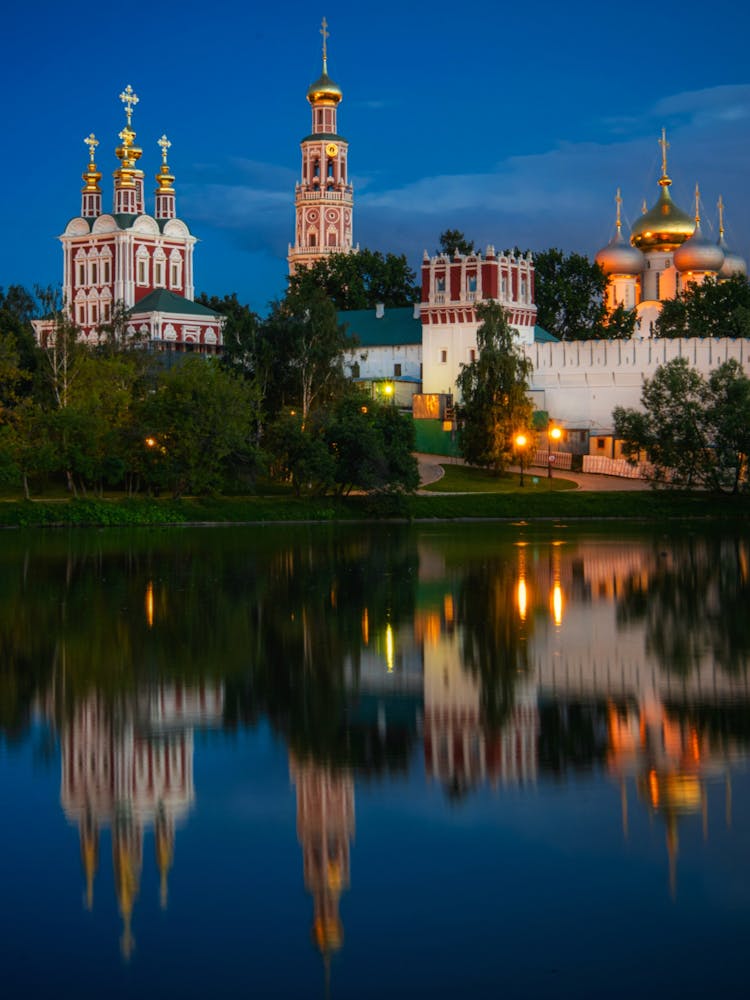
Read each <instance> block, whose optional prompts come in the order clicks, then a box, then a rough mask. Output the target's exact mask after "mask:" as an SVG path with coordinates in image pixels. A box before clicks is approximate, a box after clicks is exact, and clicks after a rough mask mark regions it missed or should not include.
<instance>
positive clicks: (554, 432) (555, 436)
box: [547, 427, 562, 479]
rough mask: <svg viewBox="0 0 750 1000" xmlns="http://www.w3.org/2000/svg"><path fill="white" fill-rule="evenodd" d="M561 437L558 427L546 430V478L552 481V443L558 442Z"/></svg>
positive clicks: (553, 457) (553, 458)
mask: <svg viewBox="0 0 750 1000" xmlns="http://www.w3.org/2000/svg"><path fill="white" fill-rule="evenodd" d="M561 437H562V431H561V430H560V428H559V427H548V428H547V438H548V442H547V476H548V478H549V479H552V463H553V462H554V460H555V456H554V455H553V454H552V442H553V441H555V442H557V441H559V440H560V438H561Z"/></svg>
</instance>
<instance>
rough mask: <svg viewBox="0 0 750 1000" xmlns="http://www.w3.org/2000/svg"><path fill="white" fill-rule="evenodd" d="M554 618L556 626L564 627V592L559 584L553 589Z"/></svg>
mask: <svg viewBox="0 0 750 1000" xmlns="http://www.w3.org/2000/svg"><path fill="white" fill-rule="evenodd" d="M552 617H553V618H554V619H555V625H562V619H563V592H562V587H561V586H560V584H559V583H555V585H554V586H553V588H552Z"/></svg>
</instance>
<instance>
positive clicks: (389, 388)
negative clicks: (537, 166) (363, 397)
mask: <svg viewBox="0 0 750 1000" xmlns="http://www.w3.org/2000/svg"><path fill="white" fill-rule="evenodd" d="M383 392H384V393H385V394H386V396H392V395H393V386H392V385H391V384H390V382H386V384H385V385H384V386H383Z"/></svg>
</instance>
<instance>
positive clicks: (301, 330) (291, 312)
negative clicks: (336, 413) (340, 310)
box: [266, 285, 356, 422]
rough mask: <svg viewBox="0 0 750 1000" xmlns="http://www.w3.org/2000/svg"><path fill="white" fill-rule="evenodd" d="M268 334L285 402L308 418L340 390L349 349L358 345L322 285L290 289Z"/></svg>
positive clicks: (277, 305) (270, 321)
mask: <svg viewBox="0 0 750 1000" xmlns="http://www.w3.org/2000/svg"><path fill="white" fill-rule="evenodd" d="M266 334H267V336H268V338H269V341H270V343H271V345H272V348H273V353H274V357H275V358H276V370H275V372H274V379H275V380H276V383H277V385H278V386H279V387H280V389H281V391H280V392H279V394H278V395H279V396H280V402H283V403H286V404H290V403H291V404H294V405H296V406H297V407H299V408H300V409H301V411H302V419H303V422H304V421H305V420H306V419H307V417H308V415H309V413H310V410H311V408H312V407H314V406H319V405H323V404H324V403H326V402H328V401H329V400H331V399H332V398H334V397H335V396H336V395H337V394H340V392H341V390H342V388H343V386H344V385H345V382H344V362H343V358H344V352H345V351H349V350H351V349H352V348H353V347H355V346H356V340H354V338H352V337H349V336H348V335H347V333H346V327H345V326H344V325H341V324H340V323H339V322H338V319H337V317H336V308H335V306H334V304H333V302H332V301H331V299H330V298H328V296H327V295H326V293H325V292H324V291H323V289H321V288H317V287H315V286H314V285H313V286H312V287H310V288H304V289H302V288H294V289H292V288H290V290H289V291H288V292H287V295H286V297H285V298H284V299H283V300H282V301H281V302H276V303H274V305H273V307H272V309H271V314H270V316H269V318H268V320H267V322H266Z"/></svg>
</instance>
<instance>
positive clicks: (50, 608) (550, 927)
mask: <svg viewBox="0 0 750 1000" xmlns="http://www.w3.org/2000/svg"><path fill="white" fill-rule="evenodd" d="M749 611H750V541H749V539H748V535H747V533H746V532H742V531H740V530H738V531H736V532H733V531H731V530H721V531H714V532H710V533H709V532H706V533H688V532H684V531H675V532H674V533H672V534H669V535H665V534H664V533H662V532H648V531H643V530H639V531H628V532H627V534H622V533H620V535H619V536H618V535H617V534H616V533H615V529H612V528H611V527H609V528H608V529H607V530H606V531H595V530H589V531H581V530H580V529H578V528H576V529H571V528H555V529H552V528H549V529H545V530H541V529H538V530H534V529H530V528H529V527H528V526H487V525H473V526H472V525H460V526H436V527H434V528H433V527H430V528H408V527H398V528H392V527H390V528H388V527H378V528H370V527H361V526H350V527H345V528H341V527H336V528H334V527H330V526H311V527H299V528H294V527H292V528H290V527H283V528H247V529H229V528H226V529H224V528H222V529H206V530H200V529H189V530H169V531H161V530H156V531H132V532H122V533H121V532H116V531H101V532H72V533H69V534H68V533H62V532H58V533H44V532H36V533H33V534H28V535H26V534H24V533H16V532H8V533H4V534H3V536H2V539H0V801H1V802H2V810H3V812H2V815H3V823H2V826H0V859H2V860H1V861H0V866H1V870H2V887H3V905H2V909H1V910H0V914H1V916H0V957H2V967H3V970H4V972H5V977H4V978H5V983H4V989H3V992H4V995H6V996H9V997H15V996H18V997H54V996H58V995H59V996H66V997H67V996H79V995H80V996H87V997H89V996H94V997H98V996H108V997H125V996H128V997H130V996H132V995H141V996H144V997H151V996H159V995H165V994H166V995H174V996H180V997H201V998H202V997H205V996H206V995H207V994H209V993H210V994H211V995H215V996H232V997H234V996H237V995H243V994H244V995H251V996H261V997H303V996H304V997H308V996H309V997H316V996H321V997H322V996H326V995H329V996H332V997H338V998H345V997H358V998H359V997H362V998H367V997H378V998H380V997H382V996H384V995H389V996H392V997H411V996H413V997H421V996H426V995H430V996H433V997H453V996H456V995H460V996H471V997H495V996H498V995H503V996H507V997H530V996H548V995H549V996H552V995H555V996H560V995H562V996H568V995H570V996H576V997H601V996H603V995H606V996H609V997H632V996H633V995H636V994H637V995H639V996H656V995H659V996H664V995H668V996H671V995H684V996H706V995H721V996H738V995H741V994H742V995H744V994H745V993H746V991H747V982H746V980H747V974H746V972H745V962H744V957H745V950H746V943H745V942H746V940H747V935H748V931H749V930H750V883H749V881H748V874H749V873H750V861H749V860H748V843H750V777H749V775H748V766H747V763H748V749H749V747H750V712H749V711H748V708H749V707H750V679H749V677H748V662H749V661H750V614H749Z"/></svg>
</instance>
